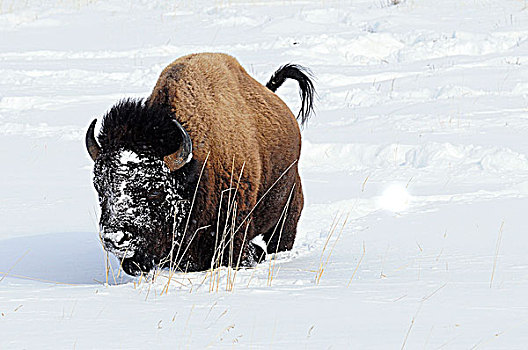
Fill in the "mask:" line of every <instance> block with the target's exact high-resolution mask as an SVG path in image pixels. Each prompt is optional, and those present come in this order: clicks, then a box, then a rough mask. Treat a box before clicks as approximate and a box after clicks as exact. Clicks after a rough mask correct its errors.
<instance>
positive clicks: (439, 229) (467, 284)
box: [0, 0, 528, 349]
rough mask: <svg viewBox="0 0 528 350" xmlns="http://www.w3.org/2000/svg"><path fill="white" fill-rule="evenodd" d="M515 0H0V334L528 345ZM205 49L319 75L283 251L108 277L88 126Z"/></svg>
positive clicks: (188, 343) (197, 343)
mask: <svg viewBox="0 0 528 350" xmlns="http://www.w3.org/2000/svg"><path fill="white" fill-rule="evenodd" d="M527 5H528V4H527V3H526V1H521V0H501V1H491V0H479V1H475V0H445V1H438V0H436V1H433V0H407V1H402V2H401V3H400V4H399V5H397V6H394V5H391V1H388V0H357V1H345V0H318V1H315V0H314V1H294V0H289V1H288V0H281V1H257V0H253V1H252V0H231V1H227V0H226V1H220V0H218V1H185V0H179V1H170V2H167V1H158V0H148V1H147V0H144V1H125V2H122V3H119V2H118V1H114V0H108V1H104V0H100V1H83V0H56V1H32V0H29V1H9V0H8V1H0V32H1V35H0V164H2V167H1V171H0V193H1V194H2V199H1V200H0V223H1V225H0V313H1V314H0V348H2V349H4V348H5V349H11V348H13V349H18V348H28V349H33V348H39V349H42V348H49V349H56V348H76V349H86V348H112V349H121V348H124V349H128V348H176V347H178V348H180V347H181V348H203V347H206V346H210V347H213V348H217V347H231V346H241V347H244V348H333V349H337V348H356V349H395V348H396V349H397V348H404V347H405V348H409V349H417V348H420V349H422V348H423V349H437V348H446V349H447V348H451V349H469V348H471V349H475V348H476V349H523V348H525V347H526V344H527V343H528V332H527V330H528V302H527V301H526V299H524V297H525V296H526V294H527V292H528V257H527V256H526V253H525V248H526V247H527V246H528V237H526V236H525V234H526V233H527V231H528V230H527V229H528V224H526V222H525V221H524V220H523V219H524V218H525V217H524V215H525V211H526V210H525V208H526V207H527V205H528V158H527V154H528V137H526V135H527V134H528V113H527V112H528V110H527V108H528V70H527V69H526V67H527V65H528V9H527V7H526V6H527ZM200 51H216V52H226V53H229V54H232V55H234V56H235V57H236V58H237V59H238V60H239V61H240V62H241V64H242V65H243V66H244V67H245V68H246V69H247V70H248V72H250V73H251V74H252V75H253V76H254V77H255V78H256V79H257V80H259V81H261V82H263V83H264V82H265V81H266V80H267V79H268V77H269V76H270V74H271V73H272V72H273V71H274V70H275V69H276V68H277V67H278V66H279V65H282V64H284V63H287V62H294V63H299V64H302V65H305V66H307V67H310V68H311V69H312V70H313V72H314V74H315V75H316V77H317V89H318V93H319V100H318V102H317V115H316V116H315V117H314V118H313V119H312V120H311V121H310V123H309V124H308V127H307V128H305V130H304V131H303V139H304V146H303V154H302V158H301V172H302V174H301V175H302V177H303V184H304V188H305V197H306V206H305V211H304V213H303V217H302V219H301V222H300V226H299V234H298V239H297V242H296V245H295V249H294V250H293V251H292V252H291V253H288V254H281V255H280V256H278V257H277V260H276V261H275V262H274V264H275V265H273V263H272V267H273V266H274V270H273V271H274V273H275V275H274V278H273V281H272V282H271V285H269V283H268V273H269V270H270V262H269V261H268V262H266V263H264V264H262V265H260V266H258V268H257V269H255V270H247V271H239V272H238V273H237V276H236V282H235V288H234V291H232V292H227V291H225V288H226V285H225V281H226V279H227V278H226V276H225V275H222V276H220V280H221V284H220V287H219V290H218V291H216V290H215V291H213V292H210V286H211V284H210V283H211V282H210V278H208V279H206V277H207V276H206V274H205V273H197V274H190V275H178V276H176V277H175V278H174V280H173V281H172V283H171V285H170V288H169V290H168V293H164V294H163V295H162V293H161V292H162V290H163V288H164V286H165V284H166V280H167V276H166V275H161V276H159V277H158V278H157V279H156V282H154V283H147V282H145V281H144V280H141V281H140V280H138V279H131V278H128V277H123V276H119V277H117V276H115V277H116V278H115V281H114V277H112V276H110V277H109V283H110V285H109V286H105V285H103V284H102V282H104V281H105V279H106V276H105V269H104V261H105V257H104V254H103V252H102V250H101V248H100V244H99V242H98V237H97V229H96V227H97V224H96V222H97V215H98V212H97V211H98V208H97V201H96V196H95V193H94V191H93V189H92V185H91V167H92V162H91V160H90V159H89V157H88V156H87V153H86V150H85V147H84V142H83V138H84V133H85V130H86V127H87V125H88V123H89V121H91V120H92V118H94V117H98V116H101V114H102V113H103V112H104V111H105V110H106V109H107V108H108V107H109V106H110V105H111V104H113V103H114V102H115V101H116V100H117V99H118V98H121V97H125V96H147V95H148V94H149V93H150V91H151V89H152V87H153V85H154V83H155V81H156V80H157V77H158V75H159V73H160V72H161V70H162V69H163V68H164V67H165V66H166V65H167V64H168V63H170V62H171V61H172V60H173V59H175V58H177V57H179V56H182V55H184V54H188V53H192V52H200ZM278 94H279V95H280V96H281V97H283V98H284V100H285V101H286V102H287V103H288V104H289V106H290V107H291V108H292V109H293V110H294V111H296V110H297V108H298V106H299V101H298V96H297V87H296V85H295V84H294V83H287V84H285V86H283V87H282V88H281V89H279V90H278ZM347 215H348V221H347V223H346V225H344V226H343V222H344V221H345V217H346V216H347ZM334 220H335V222H336V224H335V226H336V228H335V230H334V232H333V235H332V236H331V237H330V241H329V243H328V245H327V247H326V250H324V246H325V242H326V240H327V238H328V236H329V232H330V231H331V226H332V223H333V222H334ZM333 247H334V248H333ZM332 248H333V250H332ZM363 249H364V250H363ZM323 250H324V252H323ZM330 252H331V255H330ZM322 255H323V258H322V259H321V257H322ZM321 261H323V263H325V262H328V263H327V264H326V265H325V269H324V273H323V274H322V276H321V278H320V280H319V281H318V283H317V281H316V274H317V270H318V269H319V267H320V264H321ZM115 274H117V270H116V271H115ZM116 282H117V283H116Z"/></svg>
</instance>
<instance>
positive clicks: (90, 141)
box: [86, 119, 101, 162]
mask: <svg viewBox="0 0 528 350" xmlns="http://www.w3.org/2000/svg"><path fill="white" fill-rule="evenodd" d="M95 123H97V119H94V120H93V121H92V124H90V126H89V127H88V131H86V149H87V150H88V153H90V157H92V159H93V161H94V162H95V159H96V158H97V155H98V154H99V151H101V147H99V144H98V143H97V141H96V140H95V135H94V129H95Z"/></svg>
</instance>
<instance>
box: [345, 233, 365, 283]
mask: <svg viewBox="0 0 528 350" xmlns="http://www.w3.org/2000/svg"><path fill="white" fill-rule="evenodd" d="M365 253H366V249H365V242H363V254H361V258H359V261H358V264H357V266H356V268H355V269H354V272H353V273H352V277H350V281H348V284H347V287H349V286H350V284H351V283H352V280H353V279H354V276H355V275H356V272H357V270H358V269H359V265H361V262H362V261H363V258H364V257H365Z"/></svg>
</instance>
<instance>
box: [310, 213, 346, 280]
mask: <svg viewBox="0 0 528 350" xmlns="http://www.w3.org/2000/svg"><path fill="white" fill-rule="evenodd" d="M349 215H350V213H348V214H347V215H346V216H345V220H344V221H343V225H342V226H341V230H340V231H339V234H338V235H337V238H336V239H335V240H334V243H333V244H332V248H331V249H330V252H329V253H328V255H327V256H326V259H324V255H325V251H326V247H327V246H328V243H329V242H330V240H331V238H332V236H333V234H334V232H335V229H336V227H337V225H338V224H339V222H340V221H341V218H342V216H343V214H341V215H340V216H339V219H337V221H336V217H337V214H336V216H335V217H334V220H333V222H332V225H331V226H330V233H329V235H328V238H327V239H326V242H325V245H324V247H323V251H322V253H321V260H320V263H319V269H318V270H317V273H316V275H315V283H316V284H319V282H320V281H321V277H323V273H324V271H325V269H326V267H327V266H328V262H329V261H330V257H331V256H332V253H333V251H334V248H335V246H336V244H337V241H338V240H339V238H340V237H341V234H342V233H343V230H344V228H345V226H346V224H347V221H348V217H349Z"/></svg>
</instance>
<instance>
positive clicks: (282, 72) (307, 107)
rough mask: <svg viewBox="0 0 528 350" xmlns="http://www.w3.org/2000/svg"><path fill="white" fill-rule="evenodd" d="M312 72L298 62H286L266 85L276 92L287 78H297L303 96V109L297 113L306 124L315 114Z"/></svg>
mask: <svg viewBox="0 0 528 350" xmlns="http://www.w3.org/2000/svg"><path fill="white" fill-rule="evenodd" d="M311 77H312V73H311V72H310V70H309V69H307V68H304V67H302V66H299V65H296V64H285V65H284V66H282V67H280V68H279V69H277V71H276V72H275V73H273V75H272V76H271V78H270V80H269V81H268V83H267V84H266V87H267V88H268V89H270V90H271V91H273V92H275V91H276V90H277V89H278V88H279V87H280V86H281V85H282V84H283V83H284V81H285V80H286V79H288V78H290V79H295V80H297V82H298V83H299V89H300V90H299V95H300V96H301V110H300V111H299V114H297V119H299V118H300V119H301V125H304V124H305V123H306V121H307V120H308V118H309V117H310V115H311V114H313V99H314V96H315V88H314V85H313V82H312V80H311V79H310V78H311Z"/></svg>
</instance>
